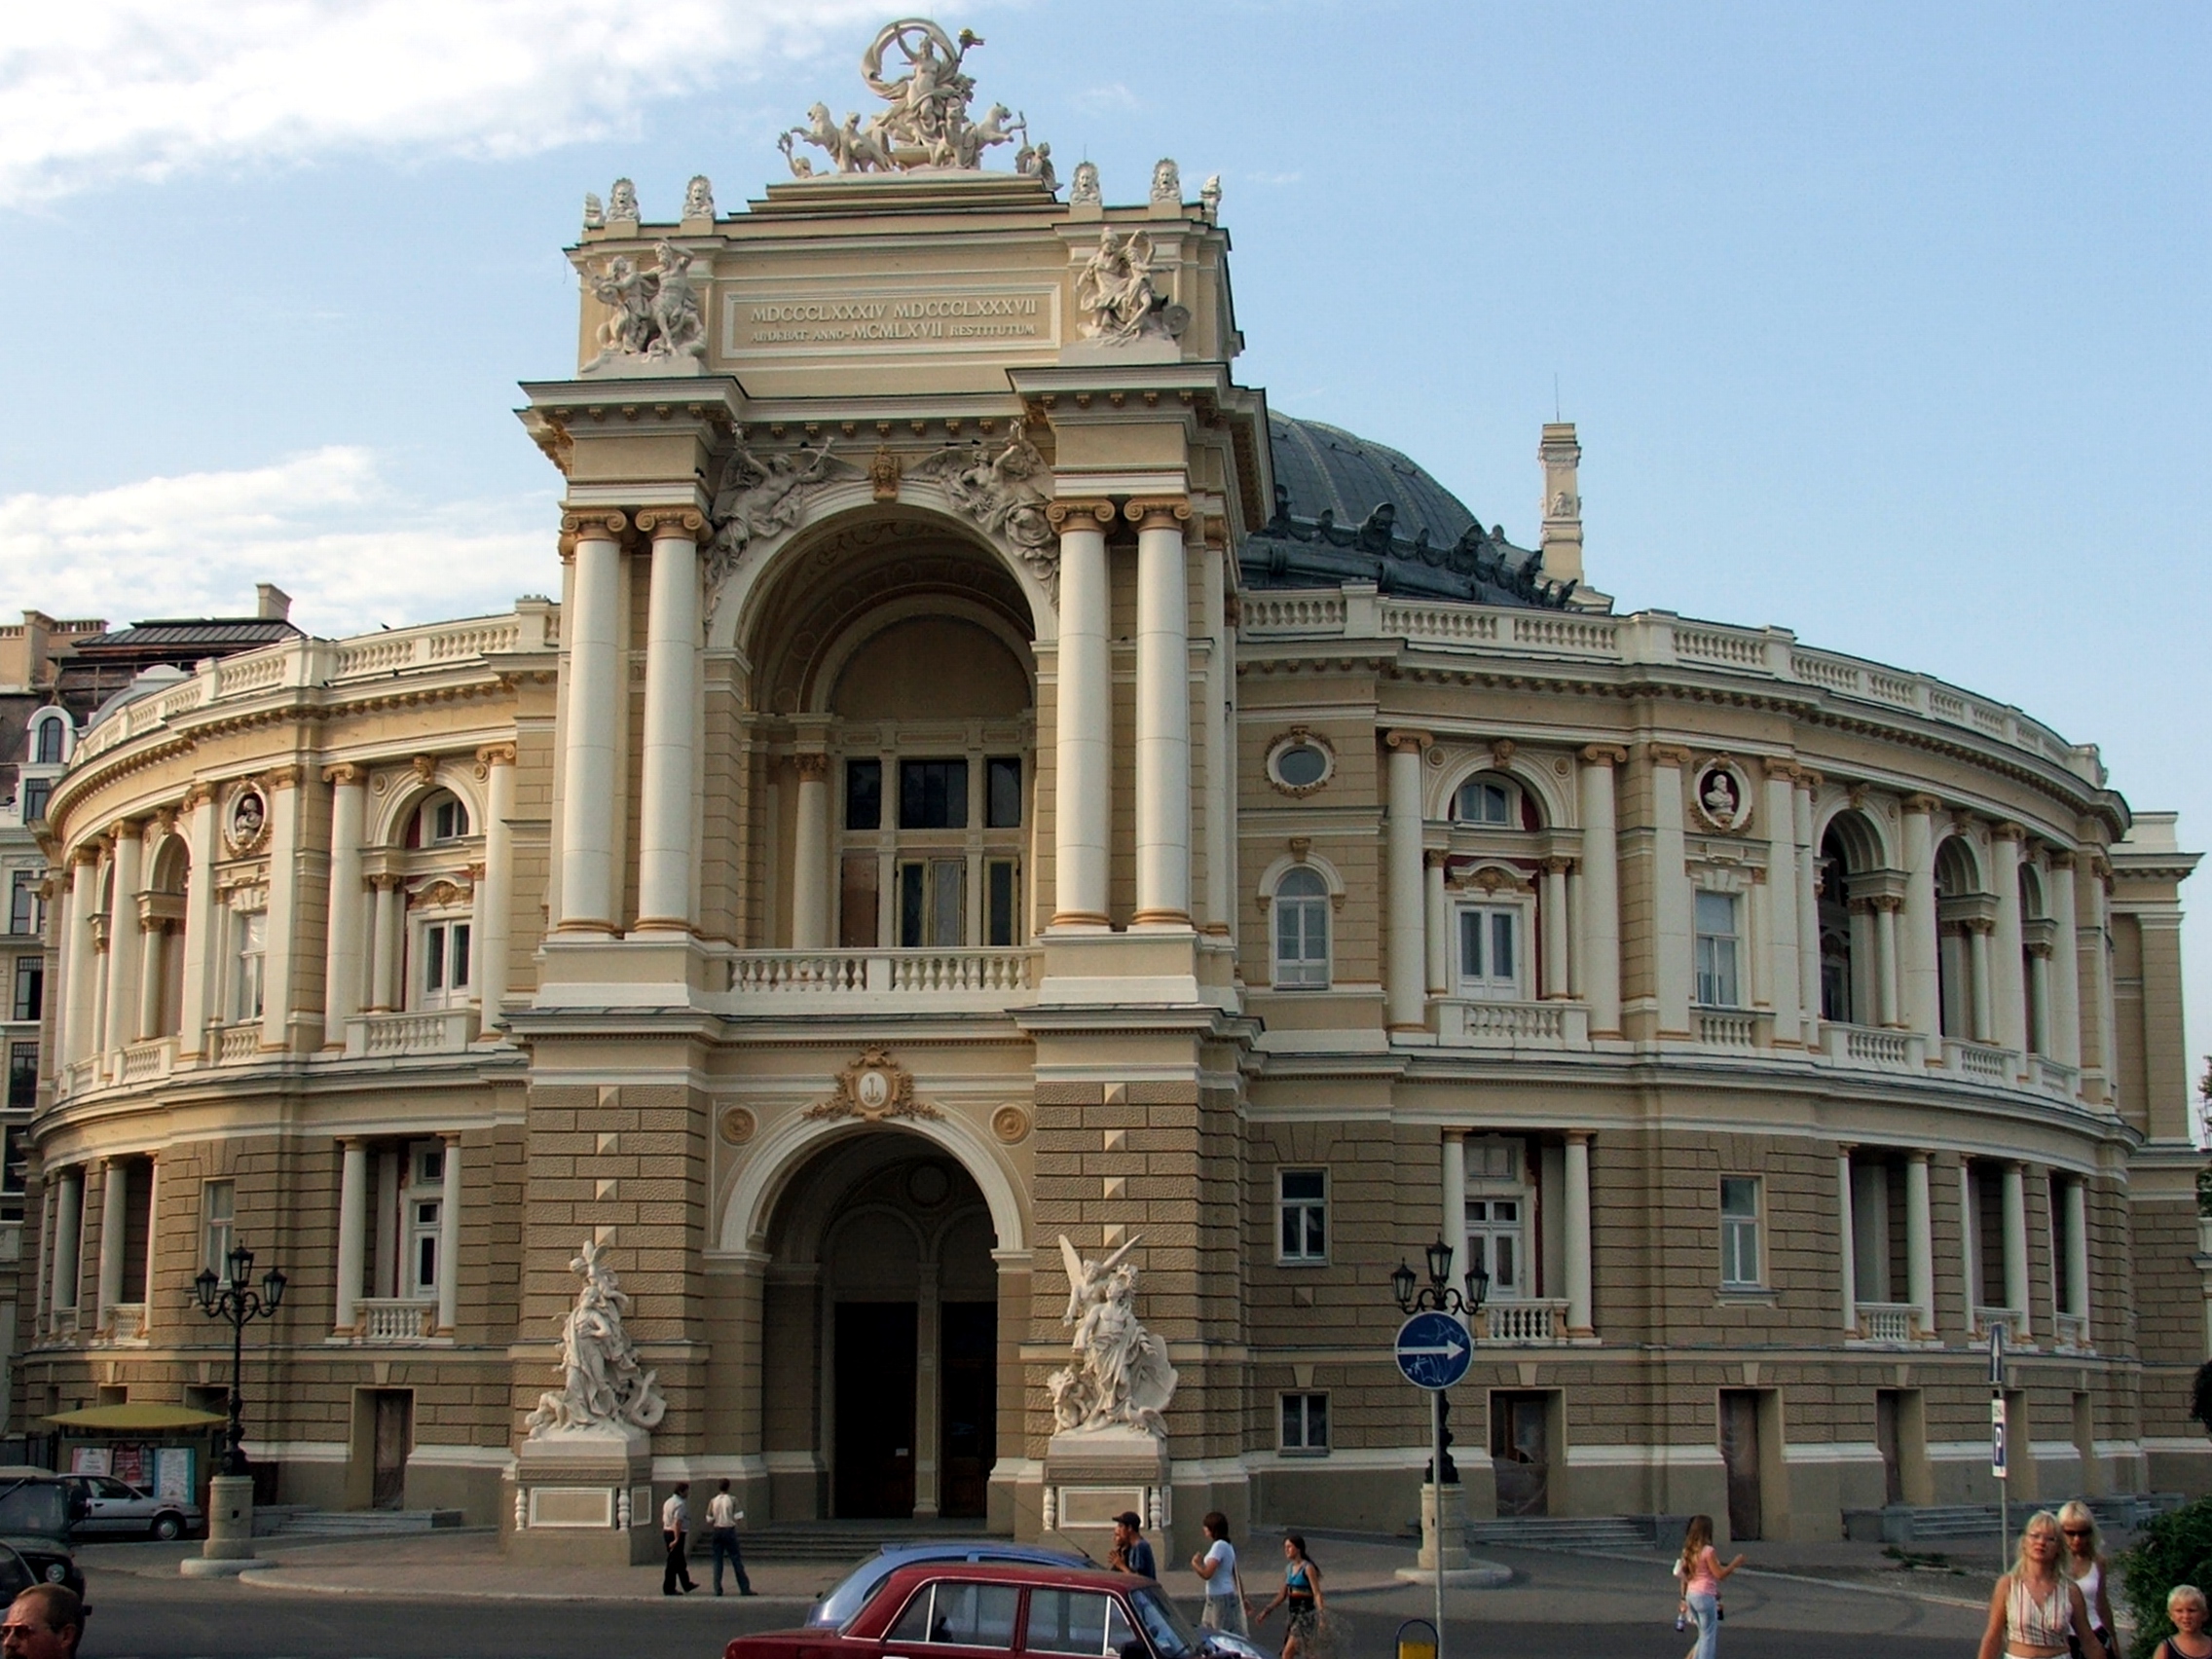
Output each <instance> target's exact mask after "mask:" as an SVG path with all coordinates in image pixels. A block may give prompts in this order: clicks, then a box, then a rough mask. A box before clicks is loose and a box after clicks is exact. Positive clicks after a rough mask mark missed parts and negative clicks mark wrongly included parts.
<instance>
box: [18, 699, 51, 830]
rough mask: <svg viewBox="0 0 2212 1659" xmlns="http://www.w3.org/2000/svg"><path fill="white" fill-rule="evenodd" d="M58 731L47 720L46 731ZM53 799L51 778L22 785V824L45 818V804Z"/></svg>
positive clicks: (36, 779) (34, 780)
mask: <svg viewBox="0 0 2212 1659" xmlns="http://www.w3.org/2000/svg"><path fill="white" fill-rule="evenodd" d="M59 729H60V728H59V727H58V726H56V725H55V724H54V722H53V721H51V720H49V721H48V722H47V730H48V731H58V730H59ZM41 735H42V736H43V735H44V734H43V733H42V734H41ZM53 798H54V780H53V779H52V778H33V779H31V780H30V781H29V782H28V783H26V784H24V785H23V822H24V823H25V824H35V823H37V822H38V821H39V820H40V819H42V818H44V817H45V816H46V803H47V802H48V801H49V800H51V799H53Z"/></svg>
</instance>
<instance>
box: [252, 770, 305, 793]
mask: <svg viewBox="0 0 2212 1659" xmlns="http://www.w3.org/2000/svg"><path fill="white" fill-rule="evenodd" d="M306 777H307V768H306V767H305V766H294V765H283V766H272V767H270V768H269V769H268V770H267V771H265V772H263V773H262V774H261V779H260V782H261V787H262V788H263V789H269V790H296V789H298V788H299V787H300V785H301V783H302V782H303V781H304V780H305V779H306Z"/></svg>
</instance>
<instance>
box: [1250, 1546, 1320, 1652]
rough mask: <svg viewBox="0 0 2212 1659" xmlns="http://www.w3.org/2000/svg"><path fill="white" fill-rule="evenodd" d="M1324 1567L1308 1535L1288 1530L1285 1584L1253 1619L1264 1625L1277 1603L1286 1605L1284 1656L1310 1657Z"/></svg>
mask: <svg viewBox="0 0 2212 1659" xmlns="http://www.w3.org/2000/svg"><path fill="white" fill-rule="evenodd" d="M1322 1605H1323V1604H1322V1601H1321V1569H1320V1568H1319V1567H1315V1566H1314V1565H1313V1558H1312V1557H1311V1556H1309V1555H1308V1554H1307V1553H1306V1539H1305V1537H1304V1536H1303V1535H1302V1534H1300V1533H1297V1532H1286V1533H1284V1534H1283V1540H1282V1588H1281V1589H1280V1590H1278V1591H1276V1592H1275V1599H1274V1600H1273V1601H1272V1602H1270V1603H1269V1604H1267V1605H1266V1606H1264V1607H1262V1608H1261V1609H1260V1612H1259V1616H1258V1617H1257V1618H1255V1619H1254V1620H1253V1621H1252V1623H1253V1624H1254V1625H1255V1626H1257V1625H1264V1624H1266V1623H1267V1622H1268V1615H1269V1614H1270V1613H1272V1612H1273V1611H1274V1610H1275V1609H1276V1608H1277V1607H1287V1608H1288V1609H1289V1610H1288V1613H1287V1615H1286V1616H1285V1619H1284V1626H1285V1628H1284V1630H1283V1635H1282V1659H1311V1654H1312V1650H1313V1635H1314V1632H1315V1631H1316V1630H1317V1629H1318V1628H1319V1626H1320V1622H1321V1610H1322Z"/></svg>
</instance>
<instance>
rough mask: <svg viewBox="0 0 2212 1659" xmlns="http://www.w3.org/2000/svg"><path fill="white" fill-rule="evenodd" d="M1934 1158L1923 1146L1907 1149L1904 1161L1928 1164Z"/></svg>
mask: <svg viewBox="0 0 2212 1659" xmlns="http://www.w3.org/2000/svg"><path fill="white" fill-rule="evenodd" d="M1935 1156H1936V1155H1935V1154H1934V1153H1932V1152H1930V1151H1929V1150H1928V1149H1927V1148H1926V1147H1924V1146H1915V1147H1907V1148H1906V1149H1905V1155H1904V1161H1906V1162H1907V1163H1928V1162H1930V1161H1933V1160H1934V1159H1935Z"/></svg>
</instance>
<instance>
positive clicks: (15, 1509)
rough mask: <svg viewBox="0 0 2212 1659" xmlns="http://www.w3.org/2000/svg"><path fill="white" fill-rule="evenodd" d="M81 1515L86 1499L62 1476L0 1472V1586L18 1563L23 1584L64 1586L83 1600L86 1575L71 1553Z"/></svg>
mask: <svg viewBox="0 0 2212 1659" xmlns="http://www.w3.org/2000/svg"><path fill="white" fill-rule="evenodd" d="M84 1513H85V1499H84V1496H83V1494H82V1493H79V1492H78V1491H77V1490H76V1489H75V1488H74V1487H73V1486H72V1485H71V1484H70V1482H69V1481H68V1479H67V1478H66V1477H64V1476H61V1475H56V1474H55V1473H53V1472H52V1471H51V1470H47V1469H21V1468H18V1469H0V1550H4V1551H5V1553H4V1554H0V1581H12V1579H13V1576H14V1574H15V1571H16V1568H17V1567H18V1564H19V1566H20V1567H21V1570H22V1571H23V1572H24V1573H25V1574H27V1575H28V1576H27V1577H26V1578H25V1580H24V1583H25V1584H29V1583H31V1582H39V1583H46V1584H66V1585H67V1586H68V1587H69V1588H70V1589H72V1590H74V1591H76V1592H77V1594H78V1595H80V1596H82V1595H83V1594H84V1593H85V1575H84V1573H83V1572H81V1571H79V1570H78V1567H77V1558H76V1557H75V1556H74V1555H72V1554H70V1552H69V1531H70V1529H71V1528H72V1527H74V1526H75V1525H76V1523H77V1522H78V1521H80V1520H81V1519H83V1517H84ZM19 1588H22V1586H18V1589H19ZM8 1594H9V1595H10V1597H11V1598H12V1597H13V1596H14V1595H15V1591H13V1590H11V1591H9V1592H8Z"/></svg>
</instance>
